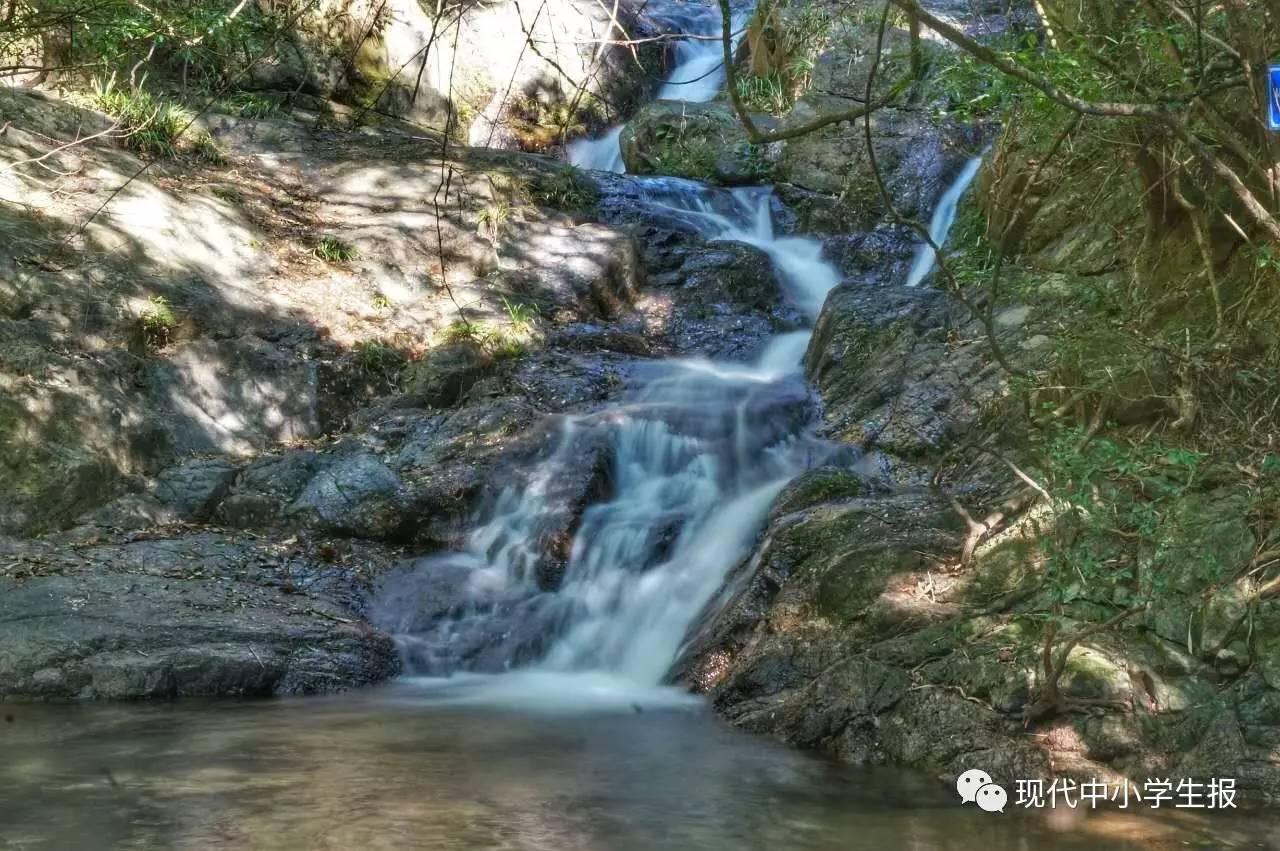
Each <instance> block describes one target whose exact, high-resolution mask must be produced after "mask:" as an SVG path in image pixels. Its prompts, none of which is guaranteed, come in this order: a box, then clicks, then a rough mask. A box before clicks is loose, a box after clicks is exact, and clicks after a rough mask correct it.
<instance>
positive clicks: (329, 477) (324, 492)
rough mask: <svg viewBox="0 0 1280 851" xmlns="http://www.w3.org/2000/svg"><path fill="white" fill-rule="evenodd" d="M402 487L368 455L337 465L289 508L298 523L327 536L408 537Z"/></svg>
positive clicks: (318, 477)
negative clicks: (333, 533) (339, 534)
mask: <svg viewBox="0 0 1280 851" xmlns="http://www.w3.org/2000/svg"><path fill="white" fill-rule="evenodd" d="M407 506H408V502H407V499H406V495H405V492H404V486H403V484H402V483H401V482H400V479H399V478H397V477H396V474H395V473H393V472H392V471H391V470H390V469H389V468H388V467H387V466H386V465H385V464H383V463H382V462H381V461H379V460H378V459H377V458H375V457H373V456H372V455H363V454H362V455H353V456H351V457H348V458H341V459H338V460H336V461H335V462H334V463H333V464H332V465H330V466H328V467H326V468H324V469H322V470H321V471H320V472H318V473H316V475H315V476H314V477H313V478H312V479H311V481H310V482H309V483H308V484H307V486H306V488H304V489H303V491H302V493H301V494H300V495H299V496H298V498H297V499H296V500H294V501H293V504H292V505H290V506H289V509H288V513H289V514H290V515H291V516H292V517H293V518H294V519H296V520H298V521H300V522H302V523H304V524H306V525H308V526H314V527H315V528H318V529H321V530H323V531H328V532H338V533H341V534H348V535H355V536H357V537H362V538H373V539H388V538H396V537H401V536H403V535H405V534H408V530H407V529H406V526H407V525H408V524H409V523H410V518H409V517H408V516H407V515H406V508H407Z"/></svg>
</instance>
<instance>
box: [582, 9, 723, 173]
mask: <svg viewBox="0 0 1280 851" xmlns="http://www.w3.org/2000/svg"><path fill="white" fill-rule="evenodd" d="M674 23H675V24H676V26H677V27H678V28H679V29H680V31H682V32H685V33H688V34H690V35H697V36H716V35H717V34H719V33H720V30H721V26H722V24H721V18H720V14H719V12H718V11H716V10H715V9H713V8H698V9H697V10H696V11H695V12H694V14H693V15H690V16H681V17H680V18H677V19H676V20H675V21H674ZM742 23H743V22H742V20H740V19H738V18H735V19H734V22H733V30H734V32H735V33H737V32H739V31H740V30H741V29H742ZM734 44H735V45H736V44H737V36H736V35H735V36H734ZM675 53H676V60H675V67H674V68H672V69H671V73H670V74H668V75H667V78H666V80H664V81H663V83H662V88H660V89H659V90H658V95H657V99H658V100H682V101H687V102H689V103H706V102H707V101H709V100H711V99H712V98H714V97H715V96H716V95H718V94H719V93H720V89H721V88H722V87H723V86H724V78H725V73H724V47H723V44H722V42H721V41H720V39H718V38H714V37H712V38H686V39H681V40H680V41H679V42H677V43H676V49H675ZM622 128H623V125H621V124H619V125H617V126H616V127H611V128H609V129H608V130H607V131H606V132H605V133H604V135H602V136H599V137H598V138H595V139H576V140H574V141H573V142H570V143H569V146H568V149H567V151H566V154H567V156H568V160H569V162H570V163H572V164H573V165H575V166H577V167H578V168H590V169H596V170H599V171H612V172H616V173H617V174H622V173H624V172H625V171H626V166H625V165H624V164H623V162H622V148H621V147H620V146H619V144H618V140H619V138H620V137H621V135H622Z"/></svg>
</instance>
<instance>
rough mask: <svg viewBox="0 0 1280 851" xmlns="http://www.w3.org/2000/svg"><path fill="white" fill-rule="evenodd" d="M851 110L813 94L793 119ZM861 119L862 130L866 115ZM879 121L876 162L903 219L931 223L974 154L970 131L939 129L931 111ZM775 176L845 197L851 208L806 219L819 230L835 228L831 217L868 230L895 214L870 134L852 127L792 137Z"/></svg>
mask: <svg viewBox="0 0 1280 851" xmlns="http://www.w3.org/2000/svg"><path fill="white" fill-rule="evenodd" d="M846 107H847V104H844V105H842V104H839V103H837V104H833V103H831V99H829V98H826V97H824V96H820V95H806V96H805V97H803V98H801V100H800V101H799V102H798V103H797V104H796V106H795V107H794V108H793V109H792V111H791V114H790V115H788V117H787V119H786V122H785V123H786V124H800V123H804V122H807V121H812V120H813V119H815V118H818V117H820V116H821V115H823V114H824V113H826V112H828V111H831V110H833V109H840V108H846ZM857 123H858V125H859V128H858V129H859V130H860V129H861V119H860V120H859V121H858V122H857ZM871 124H872V128H871V132H872V134H873V136H874V138H875V141H876V164H877V166H878V167H879V169H880V173H881V176H882V177H883V179H884V182H885V187H886V189H887V190H888V193H889V197H890V199H891V200H892V201H893V204H894V207H895V208H896V209H897V211H898V212H899V213H900V214H901V215H903V216H906V217H908V218H914V219H919V220H921V221H923V222H928V220H929V217H930V215H931V214H932V212H933V207H934V204H935V203H936V202H937V199H938V198H939V197H940V196H941V195H942V193H943V191H944V190H945V189H946V186H947V184H948V182H949V180H950V178H951V177H953V176H954V175H955V174H956V173H957V172H958V171H959V170H960V168H961V166H962V164H963V162H964V161H965V160H966V159H967V158H968V155H969V149H968V148H967V146H966V145H965V139H964V138H963V134H961V133H959V131H958V130H956V129H955V128H948V127H947V126H945V125H942V126H939V125H938V124H937V123H936V122H935V120H934V119H933V117H932V116H931V115H929V113H928V112H927V111H925V110H913V109H902V108H885V109H881V110H877V111H876V112H875V113H874V114H873V116H872V118H871ZM774 176H775V179H776V180H778V181H779V182H784V183H789V184H792V185H793V186H796V187H799V188H801V189H805V190H809V191H811V192H817V193H821V194H823V195H826V196H829V197H832V198H836V199H838V201H839V204H840V205H841V206H842V207H843V208H844V209H843V211H837V210H835V209H833V208H831V207H829V206H828V207H826V209H825V210H823V211H822V213H821V216H820V217H819V218H818V219H816V220H811V221H809V222H805V221H804V217H803V216H802V224H808V225H809V226H810V228H812V229H814V230H819V231H827V227H829V225H828V226H824V225H823V222H824V221H825V222H830V223H834V224H837V225H848V224H854V223H856V224H857V225H858V226H861V227H867V226H869V225H871V224H873V223H874V222H875V221H877V220H878V219H880V218H881V217H882V216H884V215H885V213H887V212H888V209H887V208H886V206H885V203H884V200H883V198H882V196H881V194H880V190H879V188H878V187H877V186H876V182H875V176H874V174H873V172H872V170H871V163H870V160H869V159H868V157H867V151H866V141H865V139H864V137H863V134H862V133H861V132H852V131H851V128H850V126H849V125H830V126H827V127H824V128H823V129H821V130H818V131H815V132H813V133H809V134H807V135H804V136H800V137H798V138H796V139H789V140H787V141H786V142H785V143H784V145H783V148H782V152H781V154H780V155H779V157H778V161H777V164H776V165H775V166H774ZM842 229H845V228H842ZM827 232H830V231H827Z"/></svg>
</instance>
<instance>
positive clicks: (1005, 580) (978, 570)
mask: <svg viewBox="0 0 1280 851" xmlns="http://www.w3.org/2000/svg"><path fill="white" fill-rule="evenodd" d="M1040 558H1041V551H1040V544H1039V542H1038V541H1035V540H1032V539H1029V538H1022V537H1010V538H1007V539H1005V540H1003V541H1001V542H999V543H998V544H997V545H996V546H994V547H992V548H990V549H988V550H985V551H983V552H981V553H979V554H978V556H977V558H976V559H975V561H974V564H973V566H972V569H971V571H970V573H969V575H968V576H967V577H966V580H965V584H964V592H963V594H964V599H965V601H966V602H969V603H972V604H974V605H977V606H985V605H987V604H990V603H992V602H994V601H995V600H998V599H1000V598H1002V597H1006V596H1008V595H1009V594H1012V593H1013V592H1015V591H1018V590H1020V589H1021V590H1029V589H1030V588H1033V587H1034V586H1035V585H1036V584H1037V582H1038V572H1037V571H1036V570H1035V565H1036V563H1037V562H1038V561H1039V559H1040Z"/></svg>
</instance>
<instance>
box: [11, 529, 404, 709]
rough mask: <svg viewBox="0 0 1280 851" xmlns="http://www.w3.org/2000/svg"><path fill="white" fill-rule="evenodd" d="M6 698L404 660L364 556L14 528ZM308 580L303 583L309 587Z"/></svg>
mask: <svg viewBox="0 0 1280 851" xmlns="http://www.w3.org/2000/svg"><path fill="white" fill-rule="evenodd" d="M0 551H2V552H3V554H2V555H0V557H2V558H4V560H5V561H6V562H9V561H12V562H13V567H11V568H10V569H9V571H8V572H7V573H6V575H5V576H3V577H0V624H3V629H0V697H24V698H35V699H43V700H135V699H154V698H173V697H186V696H212V697H223V696H265V695H275V694H304V693H317V692H329V691H336V690H341V689H344V688H350V687H354V686H361V685H368V684H370V683H374V682H378V681H380V680H383V679H386V678H388V677H390V676H392V675H393V674H394V673H395V672H396V671H397V669H398V659H397V657H396V654H395V649H394V645H393V644H392V642H391V640H390V639H389V638H388V637H387V636H386V635H384V634H382V633H379V632H378V631H376V630H374V629H373V628H372V627H370V626H369V625H368V624H367V623H365V622H363V621H362V620H361V619H360V617H359V616H358V614H356V613H355V612H354V611H352V609H351V608H350V606H351V604H352V603H353V602H354V600H355V597H356V595H355V592H354V588H353V584H352V580H353V579H355V577H356V576H357V574H356V572H355V570H354V569H352V568H348V567H343V566H338V565H333V564H326V563H325V562H323V561H321V560H320V559H319V558H316V557H315V556H313V555H308V554H304V553H300V552H297V551H296V550H293V549H291V548H290V547H289V546H288V545H284V546H281V545H272V544H269V543H249V542H243V541H235V540H229V539H226V538H223V537H221V536H218V535H213V534H208V533H202V534H198V535H193V536H189V537H185V538H172V539H149V540H140V541H135V542H121V543H102V544H91V545H88V546H85V545H83V544H82V545H81V546H79V547H77V548H74V549H73V548H70V547H67V546H65V545H58V544H55V543H53V542H50V543H48V544H20V543H17V542H13V541H7V540H3V539H0ZM304 588H305V589H306V590H303V589H304Z"/></svg>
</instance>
